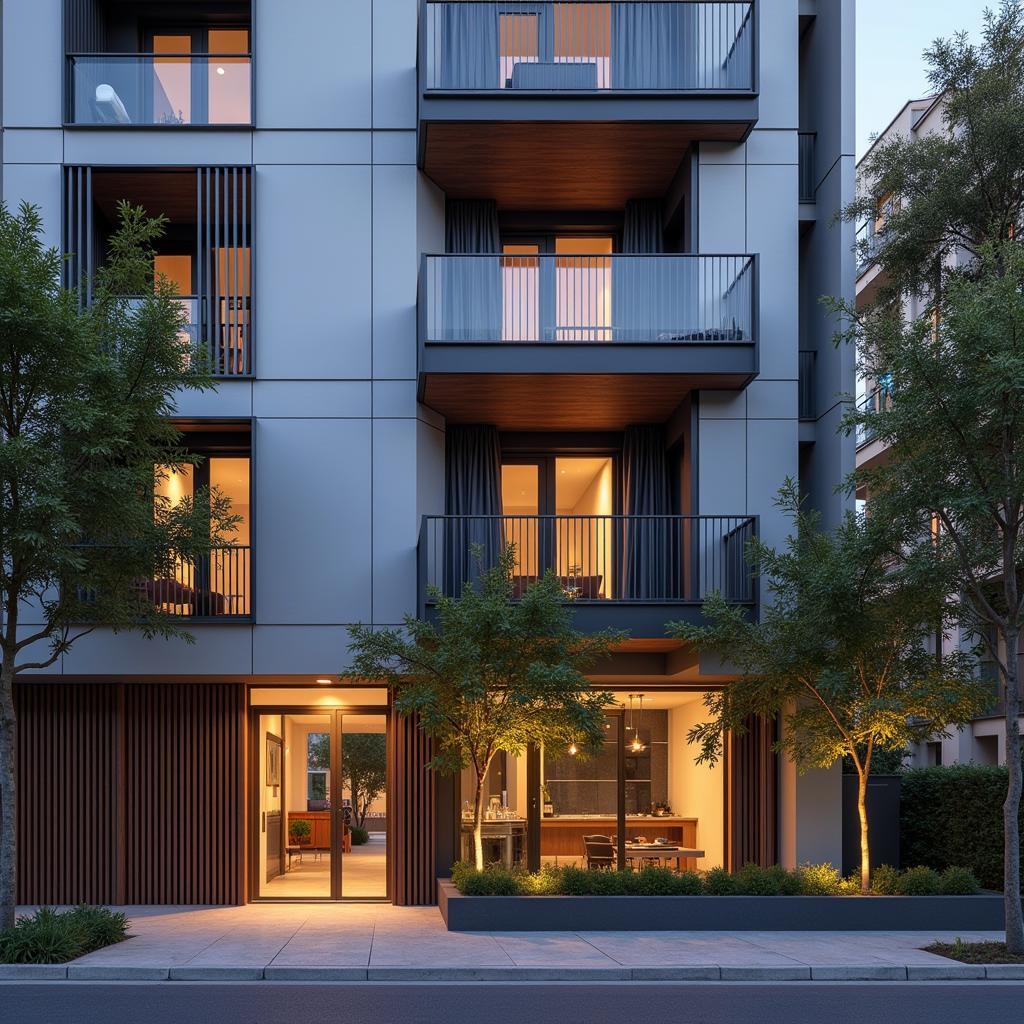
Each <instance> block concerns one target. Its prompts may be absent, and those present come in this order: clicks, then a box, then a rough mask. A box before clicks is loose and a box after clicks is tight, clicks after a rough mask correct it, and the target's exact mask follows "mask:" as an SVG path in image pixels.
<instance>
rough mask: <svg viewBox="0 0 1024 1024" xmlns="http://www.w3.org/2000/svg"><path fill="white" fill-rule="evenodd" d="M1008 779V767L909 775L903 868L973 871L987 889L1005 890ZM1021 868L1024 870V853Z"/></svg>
mask: <svg viewBox="0 0 1024 1024" xmlns="http://www.w3.org/2000/svg"><path fill="white" fill-rule="evenodd" d="M1006 779H1007V774H1006V768H1005V766H998V765H980V764H951V765H942V766H940V767H934V768H915V769H914V770H913V771H909V772H907V773H906V774H905V775H904V776H903V783H902V790H901V798H900V841H901V856H902V858H903V863H904V864H924V865H926V866H928V867H932V868H935V869H936V870H937V871H945V869H946V868H949V867H957V866H962V867H966V868H970V870H971V871H973V872H974V875H975V877H976V878H977V879H978V881H979V883H980V884H981V885H982V886H984V887H985V888H986V889H996V890H1000V891H1001V890H1002V888H1003V810H1002V808H1003V801H1004V800H1005V799H1006ZM1021 828H1022V829H1024V803H1022V805H1021ZM1021 863H1022V867H1024V850H1022V855H1021Z"/></svg>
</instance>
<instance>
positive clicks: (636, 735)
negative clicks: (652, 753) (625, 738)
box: [626, 693, 647, 754]
mask: <svg viewBox="0 0 1024 1024" xmlns="http://www.w3.org/2000/svg"><path fill="white" fill-rule="evenodd" d="M634 700H637V701H639V704H640V707H639V710H638V712H637V714H636V716H635V717H634V715H633V701H634ZM643 713H644V695H643V694H642V693H631V694H630V695H629V725H627V726H626V731H627V733H628V732H629V729H630V728H632V730H633V739H632V740H631V741H629V742H628V743H627V744H626V749H627V750H629V752H630V753H631V754H642V753H643V752H644V751H645V750H646V749H647V744H646V743H644V742H643V741H642V740H641V739H640V719H641V718H642V717H643Z"/></svg>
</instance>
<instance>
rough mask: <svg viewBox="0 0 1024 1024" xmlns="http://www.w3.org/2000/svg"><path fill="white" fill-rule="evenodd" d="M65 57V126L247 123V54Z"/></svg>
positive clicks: (249, 112)
mask: <svg viewBox="0 0 1024 1024" xmlns="http://www.w3.org/2000/svg"><path fill="white" fill-rule="evenodd" d="M67 61H68V69H67V84H68V85H67V88H68V94H67V123H68V124H73V125H93V126H106V127H117V126H121V125H125V126H127V125H135V126H143V127H154V126H158V127H176V126H180V125H185V126H192V127H195V126H220V127H230V126H232V125H236V126H247V125H251V124H252V88H253V83H252V57H251V55H250V54H248V53H233V54H207V53H202V54H197V53H182V54H164V53H160V54H152V53H146V54H138V53H133V54H124V53H72V54H69V55H68V58H67Z"/></svg>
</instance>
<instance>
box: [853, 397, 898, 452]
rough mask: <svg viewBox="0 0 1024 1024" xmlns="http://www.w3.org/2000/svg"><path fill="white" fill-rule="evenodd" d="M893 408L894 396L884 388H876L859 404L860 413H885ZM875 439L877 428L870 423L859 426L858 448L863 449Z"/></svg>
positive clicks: (859, 424)
mask: <svg viewBox="0 0 1024 1024" xmlns="http://www.w3.org/2000/svg"><path fill="white" fill-rule="evenodd" d="M891 408H892V394H891V393H890V392H889V391H887V390H886V389H884V388H875V390H874V391H872V392H871V394H869V395H865V396H864V397H863V398H862V399H861V400H860V401H859V402H858V403H857V411H858V412H884V411H885V410H886V409H891ZM874 439H875V428H874V426H873V425H871V424H869V423H858V424H857V447H858V448H862V447H863V446H864V445H866V444H870V442H872V441H874Z"/></svg>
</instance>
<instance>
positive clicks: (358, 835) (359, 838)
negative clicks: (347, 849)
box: [352, 825, 370, 846]
mask: <svg viewBox="0 0 1024 1024" xmlns="http://www.w3.org/2000/svg"><path fill="white" fill-rule="evenodd" d="M369 841H370V833H369V832H367V831H366V829H365V828H362V827H361V826H359V825H353V826H352V845H353V846H365V845H366V844H367V843H368V842H369Z"/></svg>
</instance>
